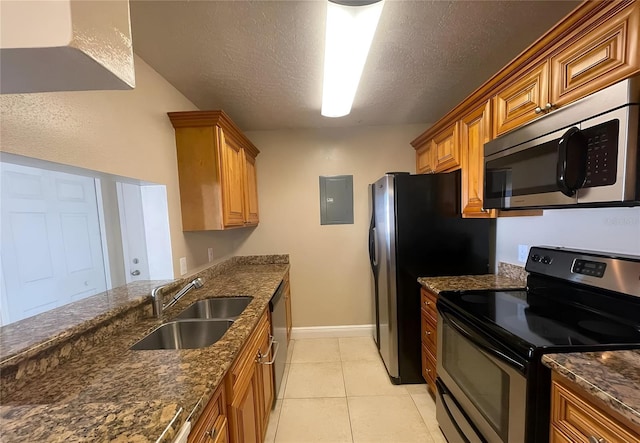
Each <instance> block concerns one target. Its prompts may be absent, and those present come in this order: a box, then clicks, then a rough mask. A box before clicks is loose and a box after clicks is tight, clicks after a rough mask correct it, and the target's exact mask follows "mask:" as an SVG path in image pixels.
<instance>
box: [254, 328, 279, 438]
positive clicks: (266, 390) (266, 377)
mask: <svg viewBox="0 0 640 443" xmlns="http://www.w3.org/2000/svg"><path fill="white" fill-rule="evenodd" d="M261 336H262V337H261V339H260V356H261V358H260V359H258V361H257V362H256V365H257V371H258V378H259V379H260V392H261V396H260V402H261V405H260V406H261V417H262V431H263V432H266V430H267V425H268V424H269V414H270V413H271V406H272V405H273V397H274V395H275V386H274V380H273V364H269V362H271V359H272V358H273V348H271V349H270V344H271V339H272V337H271V334H269V329H268V328H267V329H265V330H264V332H262V333H261Z"/></svg>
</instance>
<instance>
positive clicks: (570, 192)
mask: <svg viewBox="0 0 640 443" xmlns="http://www.w3.org/2000/svg"><path fill="white" fill-rule="evenodd" d="M586 172H587V139H586V137H585V136H584V134H583V133H582V131H581V130H580V129H578V128H576V127H575V126H574V127H572V128H569V129H568V130H567V132H565V133H564V135H563V136H562V138H561V139H560V141H559V142H558V163H557V168H556V184H557V185H558V188H559V189H560V192H562V193H563V194H564V195H566V196H567V197H573V196H574V195H575V194H576V191H577V190H578V189H580V188H581V187H582V185H584V181H585V179H586V178H587V177H586Z"/></svg>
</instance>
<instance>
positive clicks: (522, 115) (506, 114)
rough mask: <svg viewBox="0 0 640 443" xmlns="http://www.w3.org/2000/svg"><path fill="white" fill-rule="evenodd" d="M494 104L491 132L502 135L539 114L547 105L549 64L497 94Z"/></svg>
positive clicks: (525, 75) (543, 65)
mask: <svg viewBox="0 0 640 443" xmlns="http://www.w3.org/2000/svg"><path fill="white" fill-rule="evenodd" d="M493 101H494V109H495V113H494V116H495V118H494V120H493V121H494V126H495V127H494V133H495V134H496V135H500V134H503V133H505V132H507V131H510V130H512V129H513V128H517V127H518V126H522V125H523V124H525V123H527V122H529V121H530V120H533V119H534V118H536V117H537V116H538V114H541V113H542V110H543V109H545V106H546V104H547V103H549V63H548V62H547V61H545V62H544V63H541V64H539V65H537V66H536V67H534V68H533V69H532V70H530V71H529V72H527V73H525V74H524V75H522V76H519V77H517V78H516V79H515V81H513V82H512V83H510V84H508V85H506V86H505V87H504V89H501V90H500V91H498V93H497V94H496V96H495V97H494V99H493Z"/></svg>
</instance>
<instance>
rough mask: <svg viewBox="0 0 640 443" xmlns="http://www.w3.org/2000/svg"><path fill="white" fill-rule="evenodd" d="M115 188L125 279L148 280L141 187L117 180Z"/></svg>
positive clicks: (130, 280)
mask: <svg viewBox="0 0 640 443" xmlns="http://www.w3.org/2000/svg"><path fill="white" fill-rule="evenodd" d="M116 189H117V193H118V210H119V212H120V231H121V232H122V252H123V255H124V263H125V265H124V274H125V278H126V281H127V283H131V282H132V281H137V280H149V260H148V259H147V241H146V236H145V225H144V212H143V206H142V192H141V188H140V186H138V185H132V184H129V183H121V182H118V183H116Z"/></svg>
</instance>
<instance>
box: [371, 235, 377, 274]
mask: <svg viewBox="0 0 640 443" xmlns="http://www.w3.org/2000/svg"><path fill="white" fill-rule="evenodd" d="M371 233H372V235H373V242H372V246H373V254H371V264H372V265H373V267H374V268H377V267H378V233H377V231H376V228H373V229H371Z"/></svg>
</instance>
